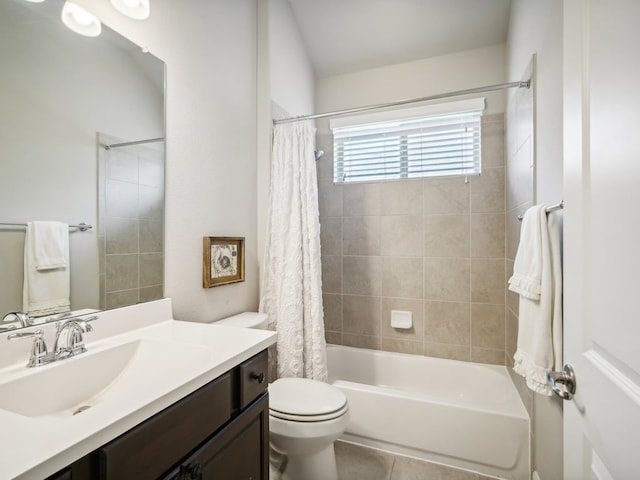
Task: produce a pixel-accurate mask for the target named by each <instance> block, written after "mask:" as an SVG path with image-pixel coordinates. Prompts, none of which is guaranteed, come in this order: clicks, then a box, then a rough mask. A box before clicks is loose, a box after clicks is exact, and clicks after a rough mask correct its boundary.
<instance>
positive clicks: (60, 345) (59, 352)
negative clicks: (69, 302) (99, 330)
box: [53, 317, 97, 360]
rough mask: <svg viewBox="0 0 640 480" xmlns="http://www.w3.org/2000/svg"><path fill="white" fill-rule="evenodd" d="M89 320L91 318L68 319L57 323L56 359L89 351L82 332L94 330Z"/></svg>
mask: <svg viewBox="0 0 640 480" xmlns="http://www.w3.org/2000/svg"><path fill="white" fill-rule="evenodd" d="M96 318H97V317H96ZM88 321H90V320H67V321H66V322H58V323H57V324H56V343H55V344H54V346H53V354H54V356H55V360H59V359H61V358H68V357H72V356H74V355H79V354H81V353H84V352H86V351H87V347H85V346H84V339H83V337H82V334H84V333H87V332H92V331H93V327H92V326H91V325H89V324H88V323H87V322H88Z"/></svg>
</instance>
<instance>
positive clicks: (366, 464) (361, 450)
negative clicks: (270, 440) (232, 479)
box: [271, 440, 492, 480]
mask: <svg viewBox="0 0 640 480" xmlns="http://www.w3.org/2000/svg"><path fill="white" fill-rule="evenodd" d="M335 450H336V463H337V466H338V480H491V478H492V477H486V476H484V475H480V474H478V473H473V472H468V471H465V470H458V469H456V468H451V467H446V466H443V465H438V464H435V463H430V462H425V461H422V460H418V459H415V458H411V457H405V456H402V455H395V454H393V453H391V452H387V451H384V450H378V449H374V448H369V447H364V446H362V445H357V444H354V443H349V442H343V441H340V440H339V441H337V442H336V443H335ZM275 473H276V472H274V471H273V470H272V472H271V480H277V479H278V478H279V476H278V475H277V474H275Z"/></svg>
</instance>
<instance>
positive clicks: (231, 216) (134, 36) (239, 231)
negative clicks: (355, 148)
mask: <svg viewBox="0 0 640 480" xmlns="http://www.w3.org/2000/svg"><path fill="white" fill-rule="evenodd" d="M76 1H77V3H78V4H81V5H82V6H84V7H85V8H87V9H89V10H90V11H92V12H94V13H95V14H97V15H98V16H99V17H100V18H101V19H103V21H105V23H107V24H108V25H109V26H111V27H112V28H114V29H115V30H117V31H119V32H120V33H122V34H124V35H125V36H126V37H128V38H130V39H131V40H132V41H134V42H136V43H138V44H139V45H142V46H145V47H147V48H149V50H150V51H151V52H152V53H154V54H155V55H156V56H158V57H159V58H161V59H163V60H164V61H165V62H166V63H167V113H166V114H167V135H166V137H167V141H166V152H167V180H166V181H167V184H166V217H165V219H166V230H165V239H166V243H165V254H166V263H165V295H167V296H170V297H172V298H173V304H174V315H175V318H178V319H185V320H196V321H208V320H213V319H218V318H222V317H224V316H227V315H229V314H231V313H235V312H240V311H245V310H252V309H256V308H257V301H258V278H257V277H258V273H257V272H258V268H257V245H256V243H257V234H256V224H257V222H256V202H257V200H256V4H255V1H254V0H245V1H225V0H185V1H181V2H176V1H174V0H154V1H153V2H152V5H151V16H150V18H149V19H147V20H145V21H136V20H131V19H128V18H126V17H123V16H122V15H120V14H119V13H117V12H116V11H115V10H114V9H113V7H112V6H111V4H110V2H109V1H108V0H76ZM207 235H211V236H214V235H232V236H244V237H246V254H247V255H246V281H245V282H243V283H238V284H233V285H226V286H221V287H216V288H212V289H203V288H202V237H203V236H207Z"/></svg>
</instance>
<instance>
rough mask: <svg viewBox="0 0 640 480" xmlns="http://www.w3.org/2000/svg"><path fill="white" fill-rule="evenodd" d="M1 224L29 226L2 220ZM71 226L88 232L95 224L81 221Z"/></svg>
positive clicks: (70, 226) (6, 225)
mask: <svg viewBox="0 0 640 480" xmlns="http://www.w3.org/2000/svg"><path fill="white" fill-rule="evenodd" d="M0 225H3V226H5V227H26V226H27V224H26V223H2V222H0ZM69 228H79V229H80V231H81V232H86V231H87V230H90V229H92V228H93V225H89V224H87V223H84V222H80V223H79V224H77V225H69Z"/></svg>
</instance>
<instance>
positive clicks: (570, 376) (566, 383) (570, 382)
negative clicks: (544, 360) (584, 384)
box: [547, 363, 576, 400]
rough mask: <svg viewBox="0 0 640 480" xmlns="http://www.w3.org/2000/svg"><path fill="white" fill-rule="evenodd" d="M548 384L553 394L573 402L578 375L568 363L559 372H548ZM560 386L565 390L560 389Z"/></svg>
mask: <svg viewBox="0 0 640 480" xmlns="http://www.w3.org/2000/svg"><path fill="white" fill-rule="evenodd" d="M547 382H549V386H550V387H551V390H553V393H555V394H556V395H557V396H559V397H560V398H561V399H563V400H571V399H572V398H573V395H574V394H575V393H576V374H575V372H574V371H573V367H572V366H571V365H569V364H568V363H567V364H565V366H564V368H563V369H562V370H561V371H559V372H558V371H552V370H547ZM558 384H560V385H563V387H564V388H560V387H559V386H558Z"/></svg>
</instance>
